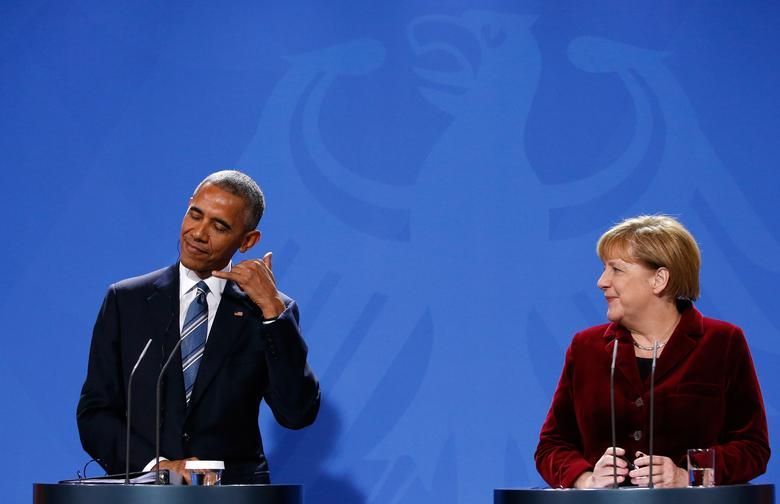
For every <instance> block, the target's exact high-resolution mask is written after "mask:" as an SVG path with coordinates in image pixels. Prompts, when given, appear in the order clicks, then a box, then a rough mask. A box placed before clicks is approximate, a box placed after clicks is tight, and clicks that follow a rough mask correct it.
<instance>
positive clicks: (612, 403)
mask: <svg viewBox="0 0 780 504" xmlns="http://www.w3.org/2000/svg"><path fill="white" fill-rule="evenodd" d="M617 350H618V340H617V338H615V343H614V344H613V345H612V366H610V368H609V414H610V420H611V422H612V487H613V488H617V487H618V482H617V466H616V465H615V458H616V457H617V430H616V428H615V361H617Z"/></svg>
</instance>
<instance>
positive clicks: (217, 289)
mask: <svg viewBox="0 0 780 504" xmlns="http://www.w3.org/2000/svg"><path fill="white" fill-rule="evenodd" d="M232 268H233V261H228V263H227V266H225V267H224V268H222V270H221V271H230V270H231V269H232ZM201 280H202V281H204V282H206V285H208V286H209V292H212V293H214V294H217V295H218V297H219V296H221V295H222V291H223V290H224V289H225V284H227V280H225V279H224V278H217V277H215V276H210V277H208V278H200V277H199V276H198V275H197V274H196V273H195V272H194V271H192V270H191V269H189V268H187V267H186V266H184V265H183V264H182V263H181V262H179V297H182V296H183V295H185V294H186V293H188V292H189V291H191V290H192V289H193V288H195V285H196V284H197V283H198V282H200V281H201Z"/></svg>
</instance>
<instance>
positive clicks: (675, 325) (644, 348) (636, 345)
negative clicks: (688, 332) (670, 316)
mask: <svg viewBox="0 0 780 504" xmlns="http://www.w3.org/2000/svg"><path fill="white" fill-rule="evenodd" d="M680 318H681V317H680V315H679V314H677V317H676V318H675V321H674V324H672V325H671V327H669V329H667V330H666V334H668V335H669V336H668V337H667V338H666V341H664V342H663V343H658V350H660V349H662V348H663V347H664V346H666V344H667V343H669V339H670V338H671V337H672V333H674V328H675V327H677V324H678V323H679V322H680ZM631 339H632V340H634V346H635V347H637V348H638V349H640V350H644V351H645V352H652V351H653V347H651V346H649V347H646V346H643V345H640V344H639V342H638V341H637V340H636V338H634V335H633V334H632V335H631ZM656 341H657V340H656Z"/></svg>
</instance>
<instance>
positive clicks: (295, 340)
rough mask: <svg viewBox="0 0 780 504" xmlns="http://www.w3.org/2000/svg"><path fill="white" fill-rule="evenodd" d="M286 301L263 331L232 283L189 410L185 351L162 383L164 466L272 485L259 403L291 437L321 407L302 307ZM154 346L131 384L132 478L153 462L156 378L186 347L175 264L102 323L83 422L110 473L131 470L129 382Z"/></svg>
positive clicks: (128, 291)
mask: <svg viewBox="0 0 780 504" xmlns="http://www.w3.org/2000/svg"><path fill="white" fill-rule="evenodd" d="M284 301H285V305H286V310H285V311H284V313H283V314H282V315H281V316H280V317H279V318H278V320H276V321H275V322H273V323H271V324H267V325H264V324H262V322H261V321H262V313H261V311H260V310H259V308H258V307H257V306H256V305H255V304H254V303H252V302H251V301H250V300H249V298H248V297H247V296H246V295H245V294H244V293H243V292H242V291H241V290H240V289H239V288H238V287H237V286H236V285H235V284H234V283H233V282H228V283H227V285H226V286H225V289H224V292H223V293H222V299H221V301H220V304H219V308H218V310H217V314H216V316H215V319H214V322H213V325H212V328H211V331H210V333H209V337H208V340H207V342H206V349H205V352H204V356H203V359H202V361H201V364H200V368H199V371H198V377H197V379H196V382H195V386H194V389H193V393H192V398H191V400H190V404H189V407H188V406H186V403H185V400H184V381H183V378H182V371H181V353H180V352H179V351H177V352H176V354H175V356H174V359H173V361H172V362H171V364H170V366H169V368H168V370H167V371H166V374H165V375H164V380H163V384H162V394H161V398H162V399H161V404H162V412H161V419H162V429H161V434H160V445H161V450H160V452H161V456H164V457H167V458H168V459H172V460H173V459H182V458H187V457H191V456H195V457H198V458H200V459H210V460H224V461H225V463H226V471H225V473H224V474H223V482H224V483H241V482H243V483H248V482H255V483H262V482H268V480H269V478H268V465H267V462H266V459H265V455H264V453H263V443H262V439H261V437H260V430H259V427H258V411H259V407H260V401H261V400H262V399H263V398H265V400H266V402H267V403H268V405H269V406H270V408H271V410H272V411H273V414H274V417H275V418H276V420H277V421H278V422H279V423H280V424H281V425H283V426H285V427H288V428H291V429H298V428H302V427H305V426H307V425H309V424H311V423H312V422H313V421H314V419H315V418H316V416H317V412H318V410H319V403H320V391H319V384H318V382H317V379H316V377H315V376H314V374H313V372H312V371H311V369H310V368H309V366H308V364H307V362H306V355H307V347H306V343H305V342H304V341H303V339H302V338H301V335H300V331H299V326H298V307H297V305H296V304H295V301H293V300H291V299H289V298H287V297H284ZM149 338H152V340H153V342H152V345H151V346H150V348H149V351H148V353H147V355H146V356H145V357H144V359H143V361H142V362H141V364H140V366H139V368H138V371H137V372H136V375H135V378H134V380H133V397H132V406H133V411H132V422H131V425H132V433H131V441H130V448H131V452H130V469H131V470H140V469H142V468H143V467H144V466H145V465H146V464H147V463H148V462H149V461H150V460H152V459H153V458H154V456H155V389H156V382H157V376H158V374H159V372H160V369H161V367H162V364H163V363H164V361H165V359H166V358H167V356H168V355H169V353H170V352H171V350H172V349H173V347H174V345H175V344H176V342H177V340H178V338H179V269H178V264H176V265H174V266H171V267H168V268H165V269H162V270H159V271H155V272H152V273H149V274H147V275H144V276H141V277H137V278H131V279H128V280H123V281H121V282H119V283H117V284H114V285H112V286H111V287H110V288H109V290H108V293H107V294H106V297H105V300H104V301H103V305H102V307H101V309H100V313H99V314H98V317H97V321H96V323H95V328H94V331H93V334H92V345H91V348H90V353H89V366H88V370H87V378H86V380H85V382H84V386H83V388H82V391H81V398H80V400H79V405H78V411H77V418H78V426H79V434H80V436H81V443H82V445H83V446H84V449H85V450H86V451H87V452H88V453H89V454H90V455H91V456H92V457H94V458H95V459H97V460H98V461H99V462H100V464H101V466H103V468H104V469H105V470H106V471H108V472H109V473H121V472H124V469H125V435H126V431H125V429H126V422H125V418H126V414H125V410H126V407H127V397H126V395H127V380H128V376H129V374H130V370H131V369H132V366H133V365H134V364H135V362H136V360H137V359H138V356H139V355H140V353H141V350H142V349H143V347H144V345H145V344H146V342H147V341H148V340H149Z"/></svg>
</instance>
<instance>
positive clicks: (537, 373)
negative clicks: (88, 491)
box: [0, 0, 780, 504]
mask: <svg viewBox="0 0 780 504" xmlns="http://www.w3.org/2000/svg"><path fill="white" fill-rule="evenodd" d="M777 26H780V4H778V3H776V2H764V1H742V2H734V1H695V0H692V1H684V2H683V1H646V2H639V1H626V0H602V1H592V2H579V1H575V0H571V1H566V0H561V1H555V2H541V1H522V0H513V1H509V0H507V1H499V0H483V1H478V0H474V1H465V0H448V1H443V0H427V1H419V0H401V1H392V2H388V1H381V2H370V1H352V2H348V1H335V0H334V1H327V2H325V1H287V2H248V1H247V2H203V1H172V2H157V1H148V0H147V1H134V2H117V1H105V0H101V1H91V0H83V1H78V0H71V1H37V0H26V1H4V2H2V3H0V163H2V169H0V177H1V178H2V183H1V184H0V196H1V198H0V201H2V205H3V215H4V216H5V217H4V224H3V227H4V229H6V230H7V231H8V233H6V235H5V236H6V238H5V239H4V244H3V246H2V256H1V258H2V265H3V267H4V272H5V274H4V275H3V276H4V279H5V281H4V286H3V288H2V294H0V310H1V313H2V314H3V318H4V324H3V325H4V330H3V331H2V333H3V340H2V341H3V344H2V350H0V383H2V387H0V403H1V404H3V405H4V411H3V412H2V415H0V432H2V436H3V442H2V450H1V452H2V457H0V474H2V475H3V481H4V483H3V485H2V486H3V490H2V491H3V492H4V494H8V495H9V499H6V498H3V500H4V501H5V502H29V501H30V495H31V483H32V482H33V481H44V482H51V481H56V480H59V479H64V478H69V477H75V473H76V470H77V469H80V468H81V467H82V466H83V464H84V463H85V462H86V461H87V460H88V456H87V455H86V454H85V453H84V452H83V451H82V449H81V447H80V444H79V440H78V433H77V430H76V422H75V407H76V402H77V400H78V394H79V390H80V386H81V383H82V381H83V378H84V374H85V367H86V359H87V352H88V345H89V340H90V336H91V329H92V324H93V322H94V319H95V316H96V314H97V310H98V307H99V304H100V302H101V300H102V297H103V294H104V293H105V290H106V288H107V286H108V285H109V284H110V283H112V282H114V281H116V280H119V279H121V278H125V277H129V276H134V275H137V274H141V273H144V272H146V271H150V270H152V269H156V268H159V267H161V266H164V265H167V264H171V263H173V262H174V261H175V260H176V258H177V238H178V227H179V223H180V219H181V217H182V215H183V212H184V209H185V205H186V202H187V197H188V196H189V194H190V193H191V191H192V189H193V188H194V186H195V185H196V184H197V182H198V181H199V180H200V179H201V178H202V177H203V176H204V175H206V174H207V173H209V172H211V171H214V170H217V169H222V168H230V167H236V168H240V169H242V170H245V171H247V172H248V173H249V174H250V175H252V176H253V177H255V178H256V179H257V180H258V181H259V182H260V183H261V185H262V186H263V188H264V190H265V191H266V194H267V199H268V211H267V213H266V216H265V217H264V220H263V222H262V223H261V229H262V231H263V233H264V234H263V241H262V242H261V244H260V245H259V246H258V247H257V248H256V249H255V251H254V252H255V253H256V255H262V253H263V252H265V251H266V250H273V251H274V265H275V269H276V270H277V276H278V280H279V282H280V285H281V287H282V289H283V290H284V291H286V292H287V293H289V294H290V295H292V296H293V297H295V298H297V299H298V301H299V303H300V305H301V307H302V316H303V327H304V335H305V337H306V339H307V341H308V343H309V346H310V357H311V363H312V366H313V367H314V369H315V370H316V372H317V374H318V375H319V377H320V378H321V382H322V387H323V397H324V403H323V407H322V411H321V413H320V417H319V419H318V421H317V423H316V424H315V425H314V426H313V427H311V428H309V429H307V430H304V431H301V432H287V431H284V430H283V429H281V428H279V427H278V426H276V425H275V424H274V422H273V419H272V418H271V415H268V414H267V411H265V412H264V414H261V425H262V429H263V432H264V433H265V437H266V443H267V451H268V454H269V457H270V461H271V467H272V471H273V474H274V479H275V481H277V482H298V483H304V484H305V485H306V487H307V502H314V503H317V502H346V503H349V502H370V503H383V504H384V503H400V502H403V503H416V502H419V503H423V502H432V501H436V502H451V503H455V502H460V503H473V502H490V499H491V495H492V489H493V488H495V487H501V486H533V485H541V484H542V482H541V479H540V478H539V476H538V474H537V473H536V470H535V468H534V464H533V451H534V448H535V446H536V440H537V435H538V431H539V427H540V425H541V423H542V420H543V419H544V415H545V413H546V411H547V408H548V406H549V402H550V399H551V395H552V391H553V389H554V387H555V384H556V381H557V378H558V374H559V372H560V368H561V365H562V363H563V354H564V350H565V348H566V345H567V344H568V342H569V340H570V338H571V336H572V334H573V333H574V332H575V331H576V330H577V329H580V328H583V327H586V326H589V325H592V324H595V323H600V322H602V321H603V320H604V319H605V306H604V302H603V299H602V298H601V295H600V292H599V291H598V289H597V288H596V286H595V283H596V278H597V277H598V275H599V274H600V271H601V264H600V262H599V261H598V258H597V257H596V255H595V253H594V247H595V241H596V239H597V237H598V236H599V234H600V233H601V232H603V231H604V230H605V229H606V228H608V227H609V226H610V225H611V224H612V223H614V222H615V221H617V220H618V219H621V218H623V217H627V216H631V215H635V214H639V213H646V212H652V213H656V212H663V213H669V214H673V215H676V216H678V217H679V218H680V219H681V220H682V221H683V222H684V223H685V224H686V225H687V226H688V227H689V228H690V229H691V230H692V231H693V233H694V234H695V235H696V237H697V239H698V240H699V242H700V244H701V248H702V252H703V261H704V263H703V264H704V266H703V271H702V283H703V296H702V299H701V301H700V303H698V306H699V308H700V309H701V310H702V311H703V312H704V313H706V314H707V315H709V316H712V317H716V318H722V319H726V320H729V321H732V322H734V323H736V324H738V325H740V326H742V327H743V328H744V329H745V331H746V334H747V336H748V341H749V344H750V346H751V349H752V352H753V356H754V359H755V363H756V366H757V369H758V373H759V378H760V380H761V383H762V386H763V392H764V398H765V401H766V407H767V414H768V417H769V422H770V433H771V436H772V445H773V446H774V447H777V432H778V428H780V411H778V408H780V385H778V383H779V380H778V373H780V352H779V351H778V349H777V342H778V336H779V335H780V297H779V296H778V295H777V286H778V284H779V283H780V266H779V265H780V262H779V261H780V219H779V218H778V216H780V197H778V189H780V183H779V182H780V175H778V173H777V169H776V166H777V160H778V159H779V158H780V156H779V154H780V142H779V141H778V138H780V70H779V69H780V65H778V59H777V48H778V47H780V32H778V31H777ZM604 428H605V429H607V428H608V426H606V425H605V426H604ZM92 472H93V473H94V472H95V467H94V466H92ZM779 474H780V464H778V462H777V459H775V460H773V461H772V462H771V463H770V466H769V470H768V472H767V474H766V475H765V476H763V477H761V478H760V481H765V482H766V481H771V482H775V481H777V479H778V475H779ZM431 499H433V500H431Z"/></svg>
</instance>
